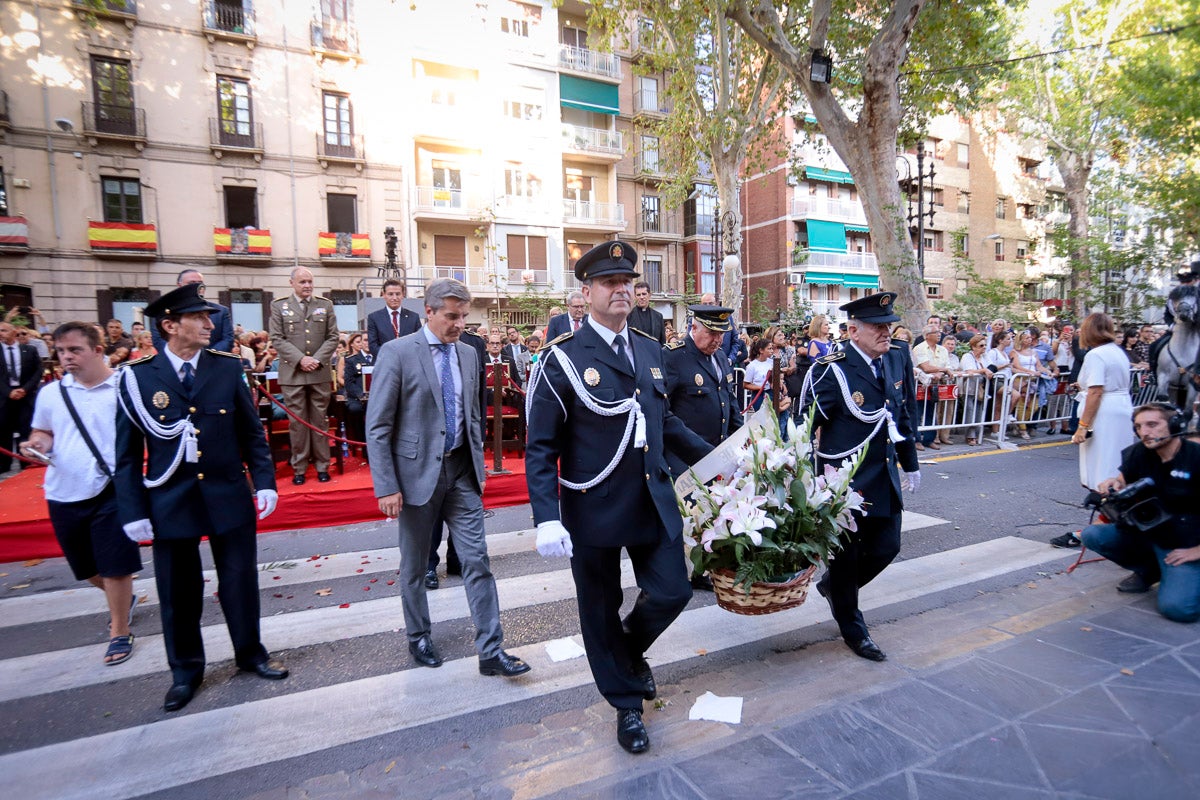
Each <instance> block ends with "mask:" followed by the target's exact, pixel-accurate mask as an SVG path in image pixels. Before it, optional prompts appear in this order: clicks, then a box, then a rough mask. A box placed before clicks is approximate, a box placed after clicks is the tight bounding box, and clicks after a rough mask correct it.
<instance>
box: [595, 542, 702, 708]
mask: <svg viewBox="0 0 1200 800" xmlns="http://www.w3.org/2000/svg"><path fill="white" fill-rule="evenodd" d="M658 533H659V535H658V541H657V542H656V543H654V544H647V545H635V546H631V547H626V548H625V550H626V551H628V553H629V560H630V561H631V562H632V564H633V574H634V577H635V579H636V580H637V585H638V589H639V591H638V597H637V600H636V601H635V602H634V605H633V610H632V611H630V612H629V614H628V616H626V617H625V619H624V620H622V619H621V602H622V601H623V600H624V597H625V593H624V591H623V590H622V589H621V548H620V547H587V546H583V545H580V544H578V543H576V544H575V545H574V550H573V554H572V556H571V574H572V575H573V576H574V578H575V590H576V594H577V596H578V606H579V624H580V627H581V629H582V633H583V646H584V648H585V649H586V650H587V657H588V665H589V666H590V667H591V669H592V677H593V678H594V679H595V681H596V688H597V689H599V690H600V694H602V695H604V699H605V700H607V701H608V702H609V704H610V705H612V706H613V707H614V708H619V709H639V710H640V709H641V708H642V700H643V699H644V694H643V692H644V688H643V684H642V683H641V682H640V681H639V680H638V679H637V678H636V677H635V676H634V674H633V669H632V665H633V662H634V661H638V660H641V659H642V657H643V655H644V654H645V652H646V650H648V649H649V648H650V645H652V644H654V641H655V640H656V639H657V638H658V637H659V636H660V635H661V634H662V632H663V631H665V630H666V629H667V627H668V626H670V624H671V623H672V622H674V621H675V618H676V617H678V616H679V615H680V614H681V613H682V612H683V609H684V608H686V607H687V604H688V601H689V600H691V599H692V586H691V583H690V582H689V580H688V568H687V564H686V559H685V558H684V554H683V540H682V539H681V538H676V539H674V540H672V539H671V538H670V537H669V536H668V535H667V532H666V529H665V528H663V526H662V524H661V523H660V524H659V526H658Z"/></svg>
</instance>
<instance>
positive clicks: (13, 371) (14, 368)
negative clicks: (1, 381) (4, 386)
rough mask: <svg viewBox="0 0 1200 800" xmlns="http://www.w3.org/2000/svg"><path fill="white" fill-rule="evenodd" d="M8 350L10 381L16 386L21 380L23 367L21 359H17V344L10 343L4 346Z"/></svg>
mask: <svg viewBox="0 0 1200 800" xmlns="http://www.w3.org/2000/svg"><path fill="white" fill-rule="evenodd" d="M4 349H5V350H7V351H8V382H9V384H11V385H13V386H16V385H17V384H18V383H20V382H21V367H20V366H19V365H20V361H18V359H17V346H16V345H15V344H10V345H8V346H7V347H5V348H4Z"/></svg>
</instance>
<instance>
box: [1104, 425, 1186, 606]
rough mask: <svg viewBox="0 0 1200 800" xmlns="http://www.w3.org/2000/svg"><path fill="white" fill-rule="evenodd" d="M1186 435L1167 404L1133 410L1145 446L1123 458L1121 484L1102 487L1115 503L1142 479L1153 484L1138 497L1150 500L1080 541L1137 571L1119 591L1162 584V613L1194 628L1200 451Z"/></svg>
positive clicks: (1126, 452)
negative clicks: (1123, 493) (1114, 522)
mask: <svg viewBox="0 0 1200 800" xmlns="http://www.w3.org/2000/svg"><path fill="white" fill-rule="evenodd" d="M1183 428H1184V418H1183V416H1182V415H1181V414H1180V413H1179V412H1178V411H1177V410H1176V409H1175V408H1174V407H1173V406H1170V405H1167V404H1166V403H1150V404H1148V405H1143V406H1138V408H1136V409H1134V412H1133V430H1134V433H1135V434H1136V435H1137V437H1138V439H1139V441H1138V442H1137V443H1135V444H1133V445H1131V446H1129V447H1127V448H1126V449H1125V450H1124V451H1123V452H1122V453H1121V471H1120V473H1119V474H1118V475H1117V477H1115V478H1109V479H1108V480H1105V481H1102V482H1101V483H1100V486H1099V487H1098V488H1099V490H1100V493H1101V494H1102V495H1106V496H1108V497H1112V496H1113V495H1115V494H1116V493H1118V492H1120V491H1121V490H1123V489H1125V488H1126V485H1127V484H1133V483H1135V482H1137V481H1141V480H1142V479H1144V478H1150V479H1151V480H1152V481H1153V484H1152V485H1150V486H1148V488H1146V489H1144V490H1142V491H1140V492H1138V494H1137V498H1135V499H1136V500H1140V501H1144V502H1143V503H1141V505H1142V508H1141V511H1140V513H1139V511H1138V510H1137V509H1133V513H1131V514H1127V515H1122V519H1121V521H1120V522H1119V523H1116V524H1112V523H1110V524H1105V525H1091V526H1089V527H1088V528H1086V529H1085V530H1084V531H1083V536H1082V538H1083V543H1084V545H1086V546H1087V547H1089V548H1091V549H1092V550H1094V551H1095V552H1097V553H1099V554H1100V555H1102V556H1104V557H1105V558H1107V559H1109V560H1110V561H1113V562H1115V563H1117V564H1119V565H1121V566H1122V567H1124V568H1125V569H1128V570H1131V571H1132V573H1133V574H1132V575H1130V576H1129V577H1127V578H1125V580H1123V581H1121V583H1120V584H1118V585H1117V589H1118V591H1122V592H1145V591H1147V590H1149V588H1150V587H1151V586H1152V585H1153V584H1154V583H1155V582H1156V581H1158V580H1161V581H1162V584H1161V585H1160V586H1159V588H1158V610H1159V612H1160V613H1161V614H1162V615H1163V616H1164V617H1166V618H1167V619H1171V620H1175V621H1176V622H1195V621H1196V620H1197V619H1200V514H1197V507H1198V505H1200V444H1196V443H1195V442H1191V441H1185V440H1184V439H1183V438H1182V436H1181V435H1180V434H1181V433H1182V432H1183ZM1146 483H1147V484H1149V482H1146ZM1134 491H1137V490H1136V489H1135V490H1134ZM1106 516H1107V514H1106ZM1125 517H1128V519H1126V518H1125Z"/></svg>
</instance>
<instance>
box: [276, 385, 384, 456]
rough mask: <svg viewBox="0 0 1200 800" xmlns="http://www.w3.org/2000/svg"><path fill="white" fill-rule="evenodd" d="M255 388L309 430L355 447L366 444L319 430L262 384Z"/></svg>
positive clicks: (333, 440)
mask: <svg viewBox="0 0 1200 800" xmlns="http://www.w3.org/2000/svg"><path fill="white" fill-rule="evenodd" d="M255 388H256V389H258V393H259V394H260V395H262V396H263V397H265V398H267V399H268V400H270V401H271V402H272V403H274V404H275V405H277V406H279V407H280V408H282V409H283V413H285V414H287V415H288V416H289V417H291V418H292V419H294V420H296V422H299V423H300V424H301V425H303V426H304V427H306V428H308V429H309V430H312V431H316V432H317V433H319V434H321V435H322V436H324V437H325V438H326V439H329V440H330V441H331V442H345V443H346V444H352V445H355V446H356V447H366V446H367V443H366V442H356V441H354V440H353V439H344V438H342V437H341V436H334V435H333V434H332V433H330V432H329V431H323V430H321V429H320V428H318V427H317V426H316V425H313V424H312V423H311V422H308V421H307V420H303V419H300V417H298V416H296V415H295V414H294V413H293V412H292V410H291V409H290V408H288V407H287V406H285V405H284V404H283V403H281V402H279V401H278V400H276V399H275V396H274V395H272V394H271V393H270V392H268V391H267V390H266V389H264V388H263V387H262V386H255Z"/></svg>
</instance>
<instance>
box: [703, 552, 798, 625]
mask: <svg viewBox="0 0 1200 800" xmlns="http://www.w3.org/2000/svg"><path fill="white" fill-rule="evenodd" d="M816 571H817V565H816V564H813V565H812V566H810V567H809V568H808V569H806V570H804V571H803V572H801V573H800V574H799V575H797V576H796V577H794V578H792V579H791V580H790V581H787V582H786V583H752V584H750V593H749V594H747V593H746V588H745V587H744V586H735V585H734V584H735V582H736V581H737V573H735V572H734V571H733V570H730V569H714V570H710V571H709V573H708V576H709V577H710V578H711V579H712V583H713V592H714V593H715V594H716V596H717V605H719V606H720V607H721V608H723V609H725V610H726V611H732V612H733V613H734V614H746V615H750V616H755V615H758V614H774V613H775V612H776V611H786V610H787V609H789V608H795V607H796V606H798V605H801V604H803V603H804V601H805V600H806V599H808V585H809V584H810V583H811V582H812V578H813V575H814V574H815V573H816Z"/></svg>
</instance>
